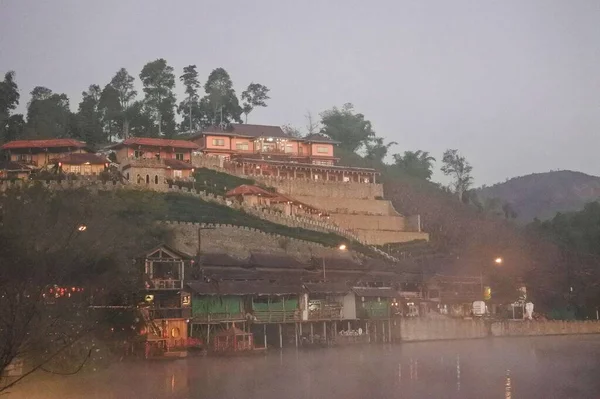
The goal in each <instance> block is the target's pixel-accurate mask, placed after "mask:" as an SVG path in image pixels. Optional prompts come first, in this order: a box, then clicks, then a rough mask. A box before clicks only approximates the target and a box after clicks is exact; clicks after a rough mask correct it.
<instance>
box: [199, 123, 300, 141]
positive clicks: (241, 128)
mask: <svg viewBox="0 0 600 399" xmlns="http://www.w3.org/2000/svg"><path fill="white" fill-rule="evenodd" d="M202 133H204V134H210V133H214V134H221V135H228V136H234V135H237V136H248V137H279V138H284V139H288V138H293V137H292V136H290V135H288V134H285V132H284V131H283V130H282V129H281V127H280V126H269V125H248V124H245V123H240V124H231V125H229V126H227V127H226V128H225V129H222V128H220V127H219V126H211V127H208V128H206V129H204V131H203V132H202Z"/></svg>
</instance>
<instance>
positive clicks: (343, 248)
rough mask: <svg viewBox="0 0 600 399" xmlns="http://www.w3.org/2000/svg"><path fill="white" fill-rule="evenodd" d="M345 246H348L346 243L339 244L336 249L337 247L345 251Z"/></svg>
mask: <svg viewBox="0 0 600 399" xmlns="http://www.w3.org/2000/svg"><path fill="white" fill-rule="evenodd" d="M346 248H348V247H346V244H341V245H340V246H339V247H338V249H339V250H340V251H345V250H346Z"/></svg>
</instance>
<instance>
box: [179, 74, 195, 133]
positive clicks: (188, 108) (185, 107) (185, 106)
mask: <svg viewBox="0 0 600 399" xmlns="http://www.w3.org/2000/svg"><path fill="white" fill-rule="evenodd" d="M179 80H180V81H181V82H183V85H184V86H185V94H187V99H185V100H184V101H182V102H181V103H180V104H179V108H178V109H177V112H178V113H179V114H182V115H183V117H184V119H187V120H188V121H189V124H188V127H189V131H190V132H192V131H194V128H196V129H198V128H199V127H200V126H199V123H198V121H196V123H194V120H195V119H196V117H197V114H198V113H197V112H194V111H195V109H198V106H197V103H198V88H199V87H200V81H198V72H197V71H196V65H188V66H186V67H184V68H183V75H181V76H180V77H179ZM184 122H185V121H184ZM184 122H182V123H181V130H184V128H183V126H184Z"/></svg>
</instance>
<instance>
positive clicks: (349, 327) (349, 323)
mask: <svg viewBox="0 0 600 399" xmlns="http://www.w3.org/2000/svg"><path fill="white" fill-rule="evenodd" d="M348 331H350V320H348Z"/></svg>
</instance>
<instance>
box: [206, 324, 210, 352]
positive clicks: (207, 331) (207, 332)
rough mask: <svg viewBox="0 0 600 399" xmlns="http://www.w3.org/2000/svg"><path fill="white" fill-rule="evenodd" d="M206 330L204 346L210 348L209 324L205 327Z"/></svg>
mask: <svg viewBox="0 0 600 399" xmlns="http://www.w3.org/2000/svg"><path fill="white" fill-rule="evenodd" d="M206 326H207V327H208V328H207V330H206V346H207V347H208V348H210V324H207V325H206Z"/></svg>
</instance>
